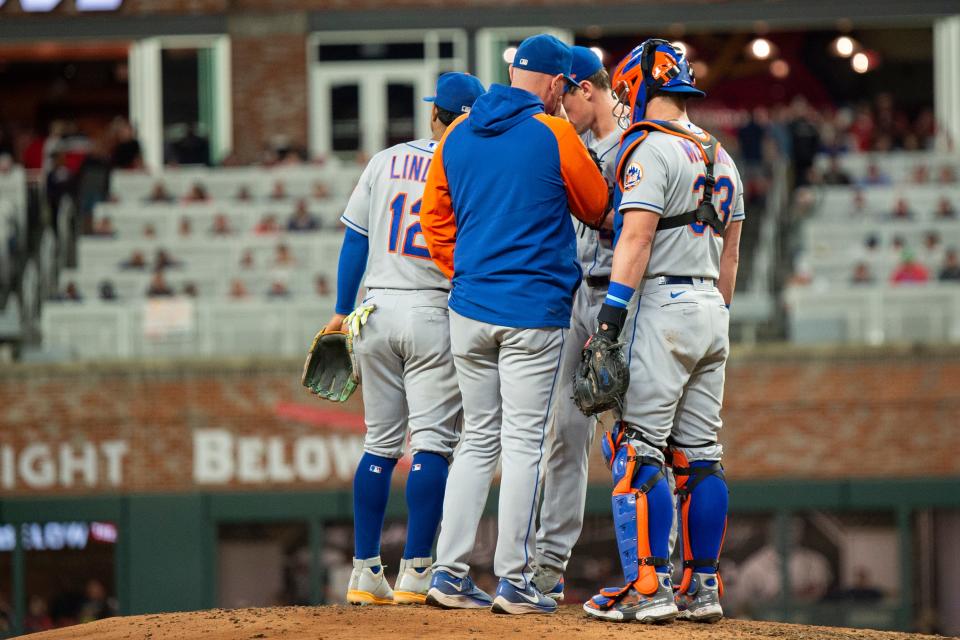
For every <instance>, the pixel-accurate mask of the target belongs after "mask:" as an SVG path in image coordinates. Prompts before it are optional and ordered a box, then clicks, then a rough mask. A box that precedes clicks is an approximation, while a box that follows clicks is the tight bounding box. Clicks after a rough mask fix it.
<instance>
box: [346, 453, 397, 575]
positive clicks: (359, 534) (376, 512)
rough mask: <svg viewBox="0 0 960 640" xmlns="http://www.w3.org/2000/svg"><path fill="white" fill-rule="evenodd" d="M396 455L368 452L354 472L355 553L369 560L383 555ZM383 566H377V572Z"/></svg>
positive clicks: (358, 556)
mask: <svg viewBox="0 0 960 640" xmlns="http://www.w3.org/2000/svg"><path fill="white" fill-rule="evenodd" d="M396 466H397V459H396V458H384V457H383V456H377V455H374V454H372V453H369V452H366V451H365V452H364V453H363V456H362V457H361V458H360V464H358V465H357V473H356V475H354V476H353V555H354V557H355V558H357V559H358V560H367V559H369V558H375V557H377V556H379V555H380V535H381V532H382V531H383V517H384V514H385V513H386V512H387V500H388V499H389V498H390V477H391V476H392V475H393V468H394V467H396ZM378 571H379V568H376V567H374V569H373V572H374V573H377V572H378Z"/></svg>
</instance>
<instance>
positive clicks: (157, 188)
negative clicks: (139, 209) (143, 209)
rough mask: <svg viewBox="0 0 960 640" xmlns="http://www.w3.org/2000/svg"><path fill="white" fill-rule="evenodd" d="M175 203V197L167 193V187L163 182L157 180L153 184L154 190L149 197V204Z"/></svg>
mask: <svg viewBox="0 0 960 640" xmlns="http://www.w3.org/2000/svg"><path fill="white" fill-rule="evenodd" d="M173 201H174V197H173V196H172V195H171V194H170V192H169V191H167V185H165V184H164V183H163V180H157V181H156V182H154V183H153V188H152V189H151V190H150V193H149V194H148V195H147V202H150V203H152V204H170V203H172V202H173Z"/></svg>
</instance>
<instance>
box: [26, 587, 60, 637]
mask: <svg viewBox="0 0 960 640" xmlns="http://www.w3.org/2000/svg"><path fill="white" fill-rule="evenodd" d="M49 629H53V619H52V618H50V613H49V610H48V607H47V601H46V600H45V599H44V598H42V597H41V596H38V595H32V596H30V602H29V603H28V604H27V615H25V616H24V617H23V630H24V631H26V632H27V633H37V632H39V631H47V630H49Z"/></svg>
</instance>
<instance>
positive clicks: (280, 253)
mask: <svg viewBox="0 0 960 640" xmlns="http://www.w3.org/2000/svg"><path fill="white" fill-rule="evenodd" d="M273 266H274V267H282V268H283V267H295V266H297V259H296V258H295V257H294V256H293V254H292V253H291V252H290V247H289V246H287V245H286V244H284V243H280V244H278V245H277V249H276V252H275V253H274V254H273Z"/></svg>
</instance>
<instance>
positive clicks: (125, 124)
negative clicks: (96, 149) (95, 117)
mask: <svg viewBox="0 0 960 640" xmlns="http://www.w3.org/2000/svg"><path fill="white" fill-rule="evenodd" d="M111 130H112V131H111V133H112V135H113V139H114V144H113V151H112V152H111V153H110V163H111V164H112V165H113V167H114V168H115V169H140V168H142V167H143V157H142V155H141V150H140V141H139V140H137V137H136V134H135V133H134V131H133V127H132V126H131V125H130V122H129V121H128V120H127V119H126V118H124V117H122V116H117V117H116V118H114V120H113V123H112V124H111Z"/></svg>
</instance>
